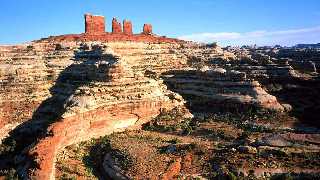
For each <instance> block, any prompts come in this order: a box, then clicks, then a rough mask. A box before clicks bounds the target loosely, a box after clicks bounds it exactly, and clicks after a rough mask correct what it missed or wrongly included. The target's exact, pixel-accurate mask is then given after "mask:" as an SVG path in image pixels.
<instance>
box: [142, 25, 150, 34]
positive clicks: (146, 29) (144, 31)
mask: <svg viewBox="0 0 320 180" xmlns="http://www.w3.org/2000/svg"><path fill="white" fill-rule="evenodd" d="M142 33H143V34H152V25H151V24H144V25H143V32H142Z"/></svg>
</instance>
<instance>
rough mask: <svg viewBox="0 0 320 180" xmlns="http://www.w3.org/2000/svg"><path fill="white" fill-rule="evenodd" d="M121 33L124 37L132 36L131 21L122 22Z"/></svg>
mask: <svg viewBox="0 0 320 180" xmlns="http://www.w3.org/2000/svg"><path fill="white" fill-rule="evenodd" d="M123 33H124V34H126V35H132V34H133V32H132V23H131V21H128V20H124V21H123Z"/></svg>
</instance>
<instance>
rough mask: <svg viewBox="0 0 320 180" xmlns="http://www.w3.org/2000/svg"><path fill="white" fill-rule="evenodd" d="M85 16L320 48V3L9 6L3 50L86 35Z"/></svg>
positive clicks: (104, 0) (59, 0)
mask: <svg viewBox="0 0 320 180" xmlns="http://www.w3.org/2000/svg"><path fill="white" fill-rule="evenodd" d="M85 13H91V14H97V15H103V16H105V17H106V23H107V31H111V20H112V18H113V17H117V18H118V19H119V20H120V21H122V20H123V19H129V20H131V21H132V23H133V28H134V32H135V33H139V32H141V30H142V26H143V24H144V23H151V24H152V25H153V31H154V33H156V34H158V35H165V36H168V37H175V38H181V39H185V40H193V41H197V42H205V43H212V42H217V43H218V44H219V45H221V46H227V45H252V44H257V45H276V44H280V45H284V46H291V45H295V44H298V43H318V42H320V0H135V1H133V0H3V1H2V2H1V4H0V18H1V20H0V44H16V43H24V42H28V41H31V40H36V39H40V38H44V37H48V36H50V35H62V34H76V33H82V32H84V18H83V15H84V14H85Z"/></svg>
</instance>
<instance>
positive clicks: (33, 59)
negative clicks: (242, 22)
mask: <svg viewBox="0 0 320 180" xmlns="http://www.w3.org/2000/svg"><path fill="white" fill-rule="evenodd" d="M195 54H196V55H198V56H199V57H200V60H201V61H202V60H204V59H205V58H209V57H225V54H224V52H223V51H221V50H218V49H212V48H211V49H208V48H203V47H200V46H198V45H195V44H189V43H184V44H183V43H180V44H178V43H143V42H109V43H96V42H86V43H80V42H77V41H68V42H63V43H50V42H47V41H42V42H37V43H32V44H30V45H25V46H12V47H1V49H0V75H1V76H0V83H1V87H0V98H1V99H0V109H1V111H0V112H1V115H0V120H1V121H0V122H1V123H0V135H1V136H0V138H1V139H3V138H4V137H5V136H7V135H8V133H9V132H10V131H11V132H10V136H12V137H14V138H15V140H16V141H17V143H21V144H24V145H21V147H19V148H18V149H16V152H17V153H18V154H20V156H19V157H20V158H19V160H18V161H17V162H16V163H17V164H18V165H19V170H20V171H21V172H22V174H23V175H24V176H33V177H35V178H39V179H50V178H53V177H54V162H55V157H56V154H57V153H58V152H59V151H60V150H61V149H63V148H64V147H65V146H67V145H70V144H73V143H77V142H80V141H84V140H88V139H91V138H94V137H99V136H102V135H106V134H109V133H112V132H114V131H121V130H124V129H125V128H128V127H139V125H141V124H143V123H145V122H147V121H148V120H150V119H151V118H152V117H155V116H157V115H158V114H159V113H160V111H161V109H168V110H170V109H172V108H174V107H177V106H183V105H184V103H185V102H186V98H187V96H197V97H199V98H204V99H210V103H208V104H207V105H208V106H209V108H210V106H211V107H212V108H214V107H222V108H224V107H228V106H231V105H233V104H235V103H236V104H238V105H239V106H241V105H253V106H256V107H260V108H268V109H276V110H282V106H281V105H280V104H279V103H278V102H277V100H276V98H275V97H273V96H271V95H269V94H267V93H266V92H265V91H264V90H263V89H262V88H261V86H260V84H259V83H258V82H255V81H252V80H248V79H247V78H246V74H245V73H237V72H231V71H230V72H229V71H228V72H224V71H225V70H220V71H219V72H217V70H210V69H207V70H204V69H201V71H199V69H198V70H197V68H196V67H194V65H193V63H192V60H193V56H194V55H195ZM201 58H202V59H201ZM180 94H181V95H183V97H185V99H183V97H182V96H181V95H180ZM16 126H17V127H16ZM13 129H14V130H13ZM29 144H33V145H31V146H29V147H27V146H28V145H29ZM22 150H23V152H24V153H22V155H21V153H20V152H21V151H22ZM32 162H33V163H32ZM34 165H35V166H34ZM30 169H35V171H28V170H30ZM31 172H32V173H31ZM28 173H29V174H28Z"/></svg>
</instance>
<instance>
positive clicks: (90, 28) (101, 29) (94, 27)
mask: <svg viewBox="0 0 320 180" xmlns="http://www.w3.org/2000/svg"><path fill="white" fill-rule="evenodd" d="M84 18H85V33H86V34H103V33H105V21H104V17H103V16H93V15H91V14H85V15H84Z"/></svg>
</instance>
